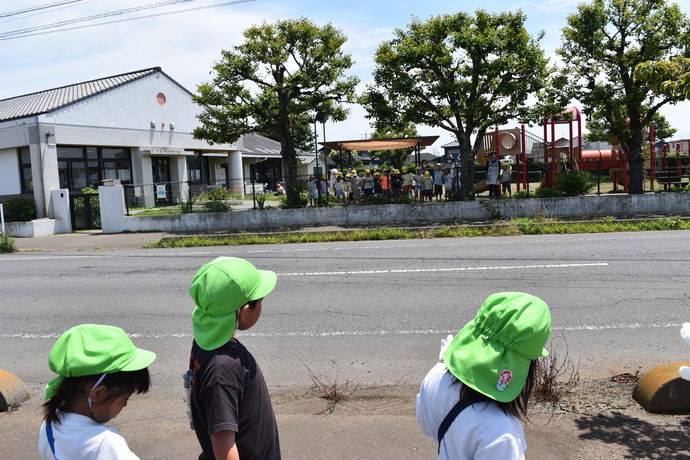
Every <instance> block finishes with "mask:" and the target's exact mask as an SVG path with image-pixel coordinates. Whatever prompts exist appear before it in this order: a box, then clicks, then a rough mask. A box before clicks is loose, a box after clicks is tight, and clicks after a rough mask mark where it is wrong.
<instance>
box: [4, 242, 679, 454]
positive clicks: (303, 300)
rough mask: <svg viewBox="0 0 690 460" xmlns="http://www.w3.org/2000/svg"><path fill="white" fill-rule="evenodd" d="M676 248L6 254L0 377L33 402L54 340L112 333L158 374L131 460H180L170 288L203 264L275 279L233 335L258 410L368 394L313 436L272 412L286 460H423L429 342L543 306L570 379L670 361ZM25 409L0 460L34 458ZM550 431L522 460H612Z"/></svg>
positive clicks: (182, 300)
mask: <svg viewBox="0 0 690 460" xmlns="http://www.w3.org/2000/svg"><path fill="white" fill-rule="evenodd" d="M689 241H690V232H687V231H669V232H645V233H612V234H591V235H554V236H534V237H525V236H519V237H500V238H465V239H435V240H412V241H381V242H371V241H369V242H349V243H325V244H299V245H279V246H275V245H272V246H243V247H212V248H198V249H171V250H160V249H156V250H144V249H118V250H88V251H74V252H66V251H61V252H55V253H47V252H21V253H15V254H6V255H2V256H0V280H2V281H1V285H0V286H1V287H0V297H1V299H2V300H0V314H1V315H2V316H1V318H2V320H1V321H0V369H4V370H7V371H9V372H12V373H14V374H15V375H17V376H19V377H20V378H21V379H22V380H23V381H24V382H25V383H27V385H28V386H29V387H30V389H31V390H32V391H34V393H36V394H40V393H41V388H42V387H43V386H44V385H45V383H46V382H48V381H49V380H50V379H51V378H52V377H53V374H52V373H51V372H50V371H49V369H48V367H47V357H48V353H49V351H50V348H51V347H52V345H53V344H54V342H55V340H56V339H57V337H58V336H59V335H60V334H61V333H62V332H64V331H65V330H66V329H68V328H69V327H71V326H73V325H76V324H81V323H103V324H113V325H116V326H120V327H122V328H123V329H124V330H125V331H127V332H128V333H130V334H131V335H132V336H133V340H134V342H135V343H136V344H137V345H139V346H141V347H144V348H148V349H150V350H154V351H155V352H156V353H157V355H158V358H157V360H156V361H155V362H154V364H153V365H152V366H151V371H152V377H153V383H154V391H153V392H152V394H149V395H143V396H137V397H135V398H133V401H132V403H131V404H130V406H131V407H128V408H127V410H126V411H124V412H123V414H122V415H121V416H120V417H118V418H117V419H116V421H115V425H116V426H118V427H119V429H121V431H122V432H123V434H124V435H125V437H126V438H127V439H128V440H129V441H130V445H131V446H132V448H133V450H134V451H135V452H137V453H138V454H139V455H140V456H141V457H142V458H147V459H149V458H150V459H154V458H193V457H194V455H196V453H197V452H198V450H197V449H198V448H197V447H196V441H195V439H194V436H193V434H192V433H191V432H190V431H189V430H188V429H186V427H185V426H184V425H185V423H184V420H182V419H181V416H180V410H181V408H180V385H181V377H180V376H181V374H182V372H183V371H184V369H185V368H186V366H187V356H188V353H189V347H190V344H191V340H192V338H191V324H190V314H191V311H192V309H193V304H192V302H191V299H190V298H189V296H188V294H187V289H188V287H189V283H190V281H191V279H192V277H193V275H194V273H195V272H196V270H197V269H198V267H199V266H201V265H202V264H203V263H205V262H207V261H209V260H212V259H213V258H215V257H217V256H221V255H228V256H239V257H244V258H247V259H249V260H251V261H252V262H253V263H254V264H255V265H257V266H258V267H259V268H266V269H271V270H274V271H275V272H276V273H277V274H278V285H277V287H276V289H275V291H274V292H273V293H272V294H271V295H270V296H268V297H267V298H266V300H265V302H264V310H263V315H262V318H261V320H260V321H259V323H258V324H257V326H256V327H255V328H253V329H251V330H250V331H247V332H244V333H242V334H241V336H240V339H241V340H242V341H243V342H244V343H245V344H246V345H247V346H248V347H249V348H250V350H251V351H252V353H253V354H254V355H255V356H256V357H257V360H258V361H259V363H260V365H261V367H262V370H263V372H264V374H265V376H266V380H267V382H268V385H269V387H270V389H271V391H272V393H273V394H300V393H304V392H305V391H307V390H308V389H309V388H310V387H311V386H312V377H313V376H317V377H318V378H320V379H322V380H323V381H324V382H325V383H330V382H334V381H336V380H337V381H338V382H339V383H340V384H341V385H342V384H345V383H347V382H353V384H357V385H359V388H360V390H358V391H359V393H360V394H362V395H369V394H371V395H372V396H371V397H369V396H366V397H365V398H363V399H361V400H359V402H358V401H353V402H351V403H349V404H350V405H345V406H343V407H344V409H343V410H344V411H345V412H343V413H344V414H346V416H344V417H335V418H331V419H329V420H328V421H325V420H319V419H315V418H314V416H313V415H312V414H313V413H314V411H316V410H317V408H316V407H311V406H310V407H305V404H307V403H305V401H304V400H299V401H297V400H295V402H294V403H293V402H291V401H292V400H291V399H290V398H289V397H281V399H280V400H279V401H278V402H277V406H276V412H277V415H278V423H279V427H280V430H281V439H284V440H285V443H284V446H283V453H284V455H285V458H324V459H325V458H334V459H335V458H339V459H340V458H379V459H386V458H391V459H392V458H432V457H433V455H434V452H435V446H434V444H433V442H431V441H430V439H429V438H425V437H424V436H423V435H421V433H420V432H419V428H418V427H417V426H416V423H415V422H414V416H413V414H414V399H413V395H414V391H415V387H417V386H418V385H419V383H420V382H421V380H422V378H423V376H424V375H425V374H426V372H427V371H428V369H429V368H430V367H431V366H432V365H433V363H434V362H435V361H436V359H437V356H438V346H439V342H440V340H441V338H443V337H445V336H446V335H447V334H448V333H455V332H456V331H457V330H458V329H459V328H460V327H462V325H464V324H465V323H466V322H467V321H468V320H470V319H471V318H472V317H473V316H474V314H475V313H476V311H477V309H478V308H479V306H480V304H481V303H482V301H483V300H484V299H485V298H486V297H487V296H488V295H489V294H491V293H493V292H498V291H509V290H520V291H525V292H529V293H531V294H535V295H537V296H539V297H541V298H543V299H544V300H545V301H546V302H547V303H548V304H549V306H550V307H551V310H552V316H553V326H554V330H553V337H554V342H553V344H552V346H551V349H552V352H553V351H555V352H557V353H559V354H560V355H561V356H564V355H565V353H566V352H567V354H568V356H569V357H570V358H571V359H572V360H573V361H574V362H576V363H578V365H579V372H580V376H581V378H582V379H589V378H592V379H594V378H605V377H607V376H610V375H613V374H616V373H621V372H634V371H636V370H638V369H641V370H643V371H646V370H648V369H650V368H652V367H654V366H656V365H659V364H662V363H666V362H674V361H687V360H688V356H689V352H690V350H688V348H687V346H686V345H685V344H684V343H683V341H682V340H681V339H680V335H679V330H680V327H681V325H682V323H684V322H686V321H690V309H689V308H688V307H689V305H688V303H689V300H688V299H690V293H689V291H690V288H689V287H688V281H687V280H688V276H687V272H688V270H689V269H690V252H689V251H688V242H689ZM372 389H373V390H372ZM388 393H390V395H389V396H386V394H388ZM377 395H378V396H377ZM401 395H403V396H401ZM379 396H380V399H377V398H379ZM316 404H320V403H319V401H318V400H317V401H316ZM39 407H40V396H39V397H38V398H36V397H35V398H33V399H32V401H31V404H30V405H29V406H28V407H26V408H22V409H20V410H19V411H18V412H17V413H16V414H9V415H3V416H2V417H0V433H3V434H2V435H0V457H3V458H17V459H19V458H22V459H24V458H35V457H34V456H33V455H34V454H35V439H36V433H35V430H37V427H38V426H39V425H40V410H39ZM372 407H373V408H372ZM558 423H566V420H565V419H563V420H561V421H553V422H552V421H551V420H550V418H549V417H548V416H547V417H546V418H545V419H544V422H543V425H539V424H538V425H536V426H535V427H534V428H530V430H532V431H529V430H528V437H529V441H528V442H529V443H530V446H531V447H530V448H529V449H528V454H529V453H530V452H531V453H532V454H531V455H529V456H528V458H540V459H550V458H559V459H564V458H566V459H567V458H587V459H589V458H604V457H607V458H620V457H619V456H618V454H619V451H617V450H615V449H617V448H619V446H617V444H610V442H609V440H608V438H606V439H604V438H602V442H598V443H593V442H592V441H589V442H587V443H585V444H583V442H582V440H581V439H579V438H578V433H579V431H578V429H576V428H574V425H573V424H572V423H573V422H568V423H569V425H567V426H566V427H564V428H563V430H561V428H559V427H558ZM622 426H626V424H623V425H622ZM553 430H556V431H555V432H554V431H553ZM554 433H555V434H554ZM628 438H629V437H625V439H628ZM633 438H634V437H633ZM633 438H630V439H633ZM583 448H584V449H586V450H581V449H583ZM575 449H580V450H577V453H573V452H576V450H575ZM566 451H569V452H571V454H569V455H564V454H563V453H564V452H566ZM585 451H587V452H589V453H588V454H587V455H589V456H587V455H585V454H583V452H585ZM346 452H347V453H348V454H346ZM628 452H630V450H628Z"/></svg>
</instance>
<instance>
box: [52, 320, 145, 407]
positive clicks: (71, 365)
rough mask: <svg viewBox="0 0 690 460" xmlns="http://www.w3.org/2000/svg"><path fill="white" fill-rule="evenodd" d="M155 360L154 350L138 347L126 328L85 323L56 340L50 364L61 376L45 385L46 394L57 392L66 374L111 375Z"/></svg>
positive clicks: (78, 375)
mask: <svg viewBox="0 0 690 460" xmlns="http://www.w3.org/2000/svg"><path fill="white" fill-rule="evenodd" d="M155 359H156V354H155V353H154V352H152V351H148V350H142V349H141V348H137V347H136V346H134V343H132V340H131V339H130V338H129V337H127V334H126V333H125V331H123V330H122V329H120V328H119V327H115V326H103V325H99V324H82V325H80V326H75V327H73V328H71V329H69V330H67V331H66V332H65V333H63V334H62V335H61V336H60V338H58V339H57V342H55V345H53V349H52V350H50V356H49V357H48V366H49V367H50V370H51V371H53V372H55V373H56V374H58V377H56V378H54V379H53V380H51V381H50V383H48V385H47V386H46V397H45V399H50V398H52V397H53V396H55V395H56V394H57V390H58V388H60V385H61V384H62V381H63V380H64V379H65V377H83V376H85V375H98V374H112V373H115V372H120V371H138V370H140V369H144V368H147V367H149V366H150V365H151V363H152V362H153V360H155Z"/></svg>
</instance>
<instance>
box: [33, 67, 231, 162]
mask: <svg viewBox="0 0 690 460" xmlns="http://www.w3.org/2000/svg"><path fill="white" fill-rule="evenodd" d="M159 93H163V94H164V95H165V97H166V103H165V105H163V106H161V105H160V104H159V103H158V100H157V95H158V94H159ZM200 111H201V110H200V108H199V106H198V105H196V104H195V103H194V102H193V101H192V99H191V95H190V94H189V93H187V92H186V91H184V90H183V89H182V88H180V87H179V86H178V85H176V84H175V83H173V82H172V81H171V80H169V79H168V78H167V77H165V76H164V75H162V74H155V75H151V76H149V77H146V78H143V79H141V80H137V81H135V82H132V83H129V84H127V85H124V86H122V87H120V88H116V89H113V90H110V91H108V92H106V93H103V94H100V95H97V96H94V97H92V98H89V99H87V100H85V101H82V102H79V103H76V104H73V105H71V106H69V107H66V108H64V109H62V110H58V111H56V112H53V113H51V114H46V115H42V116H41V117H40V118H41V121H42V122H44V123H54V124H55V134H56V143H57V144H77V145H110V146H126V147H152V148H168V149H171V148H176V149H188V150H191V149H204V150H216V151H225V150H228V149H230V148H231V146H230V145H227V144H223V145H214V146H209V144H208V143H207V142H206V141H201V140H196V139H193V137H192V131H193V130H194V128H195V127H197V126H198V125H199V122H198V120H197V119H196V115H197V114H198V113H199V112H200ZM151 122H153V123H154V127H151ZM173 124H174V129H171V125H173Z"/></svg>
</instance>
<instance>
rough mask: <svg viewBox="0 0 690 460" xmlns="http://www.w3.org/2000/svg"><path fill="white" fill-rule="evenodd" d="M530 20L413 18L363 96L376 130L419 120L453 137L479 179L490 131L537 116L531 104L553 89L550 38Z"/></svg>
mask: <svg viewBox="0 0 690 460" xmlns="http://www.w3.org/2000/svg"><path fill="white" fill-rule="evenodd" d="M525 19H526V17H525V15H524V14H523V13H522V12H514V13H513V12H509V13H500V14H494V13H488V12H486V11H483V10H479V11H477V12H476V13H475V14H474V16H472V15H471V14H468V13H466V12H458V13H455V14H446V15H441V16H436V17H432V18H430V19H428V20H426V21H420V20H419V19H416V18H413V20H412V22H411V23H410V24H409V25H408V27H407V29H405V30H402V29H396V30H395V32H394V35H395V37H394V38H393V39H392V40H390V41H386V42H384V43H382V44H381V45H380V46H379V47H378V49H377V51H376V55H375V61H376V69H375V71H374V83H373V84H372V85H371V86H370V87H368V88H367V91H366V93H365V95H364V96H363V97H362V104H363V105H364V107H365V108H366V109H367V111H368V114H369V115H368V117H369V118H371V119H373V120H374V123H373V124H374V126H390V127H396V126H401V125H402V126H404V125H405V124H407V123H413V124H424V125H427V126H432V127H440V128H442V129H445V130H447V131H449V132H451V133H453V134H454V135H455V137H456V139H457V140H458V143H459V147H460V158H461V165H462V169H463V174H465V175H466V177H473V173H474V157H475V154H476V152H477V151H478V149H479V147H480V145H481V142H482V139H483V137H484V134H485V133H486V131H487V130H488V129H489V128H490V127H493V126H496V125H502V124H506V123H508V122H509V121H511V120H514V119H526V118H528V117H530V116H533V115H534V112H533V111H532V110H531V108H530V107H529V106H528V104H527V99H528V97H529V96H530V95H534V94H535V93H537V92H538V91H540V90H541V89H542V88H544V87H545V86H547V85H546V81H547V79H548V75H549V68H548V65H547V64H548V61H547V59H546V58H545V56H544V52H543V50H542V49H541V47H540V46H539V40H541V38H542V36H543V34H539V35H538V36H537V37H536V38H533V37H531V36H530V35H529V34H528V32H527V30H526V29H525ZM472 135H476V138H475V142H474V144H472V141H471V136H472ZM472 188H473V184H472V181H463V182H461V192H462V196H464V197H470V196H471V193H470V192H471V190H472Z"/></svg>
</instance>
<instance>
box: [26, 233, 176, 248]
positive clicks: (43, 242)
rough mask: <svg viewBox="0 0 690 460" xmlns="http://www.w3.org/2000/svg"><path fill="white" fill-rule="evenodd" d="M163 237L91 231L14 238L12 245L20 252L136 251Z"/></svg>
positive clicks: (151, 234)
mask: <svg viewBox="0 0 690 460" xmlns="http://www.w3.org/2000/svg"><path fill="white" fill-rule="evenodd" d="M165 235H166V233H164V232H152V233H110V234H106V233H102V232H101V231H100V230H92V231H89V232H78V233H68V234H63V235H50V236H39V237H35V238H15V239H14V245H15V246H16V247H17V249H19V250H20V251H42V252H59V251H92V250H96V249H138V248H141V247H142V245H144V244H146V243H154V242H156V241H159V240H160V239H161V238H163V237H164V236H165Z"/></svg>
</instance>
